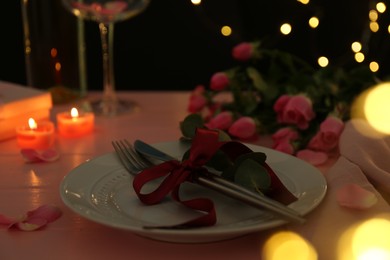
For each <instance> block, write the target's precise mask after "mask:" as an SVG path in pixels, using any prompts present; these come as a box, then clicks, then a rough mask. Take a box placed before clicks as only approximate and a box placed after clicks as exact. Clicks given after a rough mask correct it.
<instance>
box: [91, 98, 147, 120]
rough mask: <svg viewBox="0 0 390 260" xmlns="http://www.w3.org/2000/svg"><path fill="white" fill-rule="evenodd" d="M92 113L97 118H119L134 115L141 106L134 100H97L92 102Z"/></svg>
mask: <svg viewBox="0 0 390 260" xmlns="http://www.w3.org/2000/svg"><path fill="white" fill-rule="evenodd" d="M91 108H92V111H93V112H94V113H95V115H97V116H108V117H112V116H119V115H124V114H130V113H134V112H135V111H137V110H139V105H138V104H137V103H136V102H134V101H132V100H124V99H116V100H115V101H112V100H110V101H108V100H103V99H100V100H95V101H92V102H91Z"/></svg>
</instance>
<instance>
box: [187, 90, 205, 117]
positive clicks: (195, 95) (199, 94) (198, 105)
mask: <svg viewBox="0 0 390 260" xmlns="http://www.w3.org/2000/svg"><path fill="white" fill-rule="evenodd" d="M205 91H206V90H205V87H204V86H203V85H198V86H196V87H195V89H194V90H193V91H192V93H191V95H190V99H189V103H188V108H187V110H188V112H190V113H197V112H199V111H201V110H202V109H203V108H204V107H205V106H206V103H207V100H206V98H205V97H204V96H203V93H204V92H205Z"/></svg>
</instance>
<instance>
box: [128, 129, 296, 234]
mask: <svg viewBox="0 0 390 260" xmlns="http://www.w3.org/2000/svg"><path fill="white" fill-rule="evenodd" d="M219 149H221V150H222V151H223V152H225V153H226V154H227V155H228V157H229V158H230V159H231V160H232V161H234V159H235V158H237V157H238V156H240V155H242V154H245V153H250V152H252V150H250V149H249V148H248V147H246V146H245V145H243V144H241V143H239V142H233V141H232V142H219V141H218V132H217V131H213V130H208V129H201V128H199V129H197V132H196V135H195V137H194V139H193V141H192V145H191V148H190V154H189V158H188V159H187V160H185V161H183V162H179V161H177V160H172V161H168V162H164V163H162V164H159V165H156V166H154V167H151V168H148V169H145V170H144V171H142V172H141V173H139V174H138V175H136V176H135V178H134V181H133V188H134V191H135V192H136V194H137V196H138V198H139V199H140V200H141V201H142V202H143V203H145V204H148V205H153V204H157V203H159V202H161V201H162V200H163V199H164V198H165V197H166V196H167V195H168V194H169V193H170V194H171V196H172V198H173V199H174V200H176V201H178V202H180V203H182V204H183V205H185V206H186V207H189V208H191V209H194V210H198V211H202V212H204V213H205V214H204V215H202V216H200V217H198V218H195V219H193V220H190V221H188V222H185V223H182V224H178V225H175V226H169V227H165V226H164V227H159V228H189V227H199V226H211V225H214V224H215V223H216V220H217V217H216V212H215V207H214V203H213V202H212V201H211V200H210V199H208V198H195V199H191V200H185V201H183V200H181V199H180V197H179V188H180V185H181V184H182V183H183V182H185V181H192V180H193V177H194V176H196V175H197V174H204V173H207V169H206V168H204V167H203V166H204V165H205V164H206V163H207V162H208V161H209V160H210V159H211V158H212V157H213V155H214V154H215V153H216V152H217V151H218V150H219ZM265 167H267V169H268V171H269V174H270V175H271V180H272V182H273V184H272V186H273V190H274V191H277V192H275V194H276V195H277V194H282V195H283V194H284V195H283V196H284V197H283V196H282V197H280V196H279V197H280V198H279V199H280V200H281V201H282V202H284V203H290V202H292V201H294V200H296V198H295V197H294V196H293V195H292V194H291V193H290V192H289V191H288V190H287V189H286V188H285V187H284V185H283V184H282V183H281V182H280V180H279V179H278V177H277V176H276V174H275V173H274V172H273V171H272V169H271V168H270V167H269V166H268V165H265ZM164 176H165V178H164V180H163V181H162V182H161V184H160V185H159V186H158V188H157V189H155V190H154V191H152V192H150V193H147V194H143V193H141V189H142V187H143V185H144V184H146V183H147V182H149V181H152V180H155V179H158V178H161V177H164ZM285 195H287V197H286V196H285Z"/></svg>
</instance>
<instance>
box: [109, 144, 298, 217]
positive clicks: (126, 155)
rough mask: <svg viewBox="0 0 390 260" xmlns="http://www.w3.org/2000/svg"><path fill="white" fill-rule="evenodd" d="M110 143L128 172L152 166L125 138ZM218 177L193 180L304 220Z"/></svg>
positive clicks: (289, 209)
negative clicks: (227, 183)
mask: <svg viewBox="0 0 390 260" xmlns="http://www.w3.org/2000/svg"><path fill="white" fill-rule="evenodd" d="M112 145H113V147H114V149H115V151H116V153H117V155H118V157H119V159H120V161H121V162H122V164H123V166H124V167H125V168H126V170H127V171H128V172H129V173H130V174H132V175H136V174H137V173H139V172H140V171H142V170H144V169H146V168H149V167H151V166H153V164H152V163H151V162H150V161H149V160H148V159H146V158H145V157H143V156H142V155H141V154H139V153H138V152H136V151H135V149H134V147H133V146H132V144H131V143H129V142H128V141H127V140H119V141H112ZM219 179H220V177H217V176H215V177H213V174H210V175H208V176H199V175H197V176H196V177H195V178H194V182H195V183H197V184H199V185H201V186H203V187H206V188H209V189H212V190H215V191H217V192H219V193H222V194H224V195H226V196H228V197H231V198H234V199H236V200H239V201H241V202H243V203H245V204H248V205H250V206H253V207H255V208H258V209H261V210H264V209H268V210H269V211H271V212H272V213H274V214H276V215H278V216H280V217H282V218H284V219H287V220H290V221H294V222H298V223H303V222H305V219H304V218H303V217H302V216H300V215H299V214H298V213H297V212H296V211H294V210H293V209H291V208H289V207H287V206H285V205H283V204H281V203H279V202H277V201H275V200H272V199H270V198H268V197H265V196H262V195H259V194H256V193H253V192H250V193H251V194H250V195H248V191H247V192H242V189H243V188H242V187H238V185H236V184H234V183H232V182H229V185H225V184H226V182H227V181H223V182H221V181H220V180H219Z"/></svg>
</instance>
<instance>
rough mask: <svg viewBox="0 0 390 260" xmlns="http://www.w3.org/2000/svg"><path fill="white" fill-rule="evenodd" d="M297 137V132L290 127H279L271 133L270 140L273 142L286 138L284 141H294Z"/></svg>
mask: <svg viewBox="0 0 390 260" xmlns="http://www.w3.org/2000/svg"><path fill="white" fill-rule="evenodd" d="M297 139H298V133H297V131H295V130H294V129H292V128H290V127H284V128H280V129H279V130H278V131H276V132H275V133H274V134H273V135H272V140H273V141H274V142H278V141H282V140H286V141H289V142H290V141H295V140H297Z"/></svg>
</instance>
